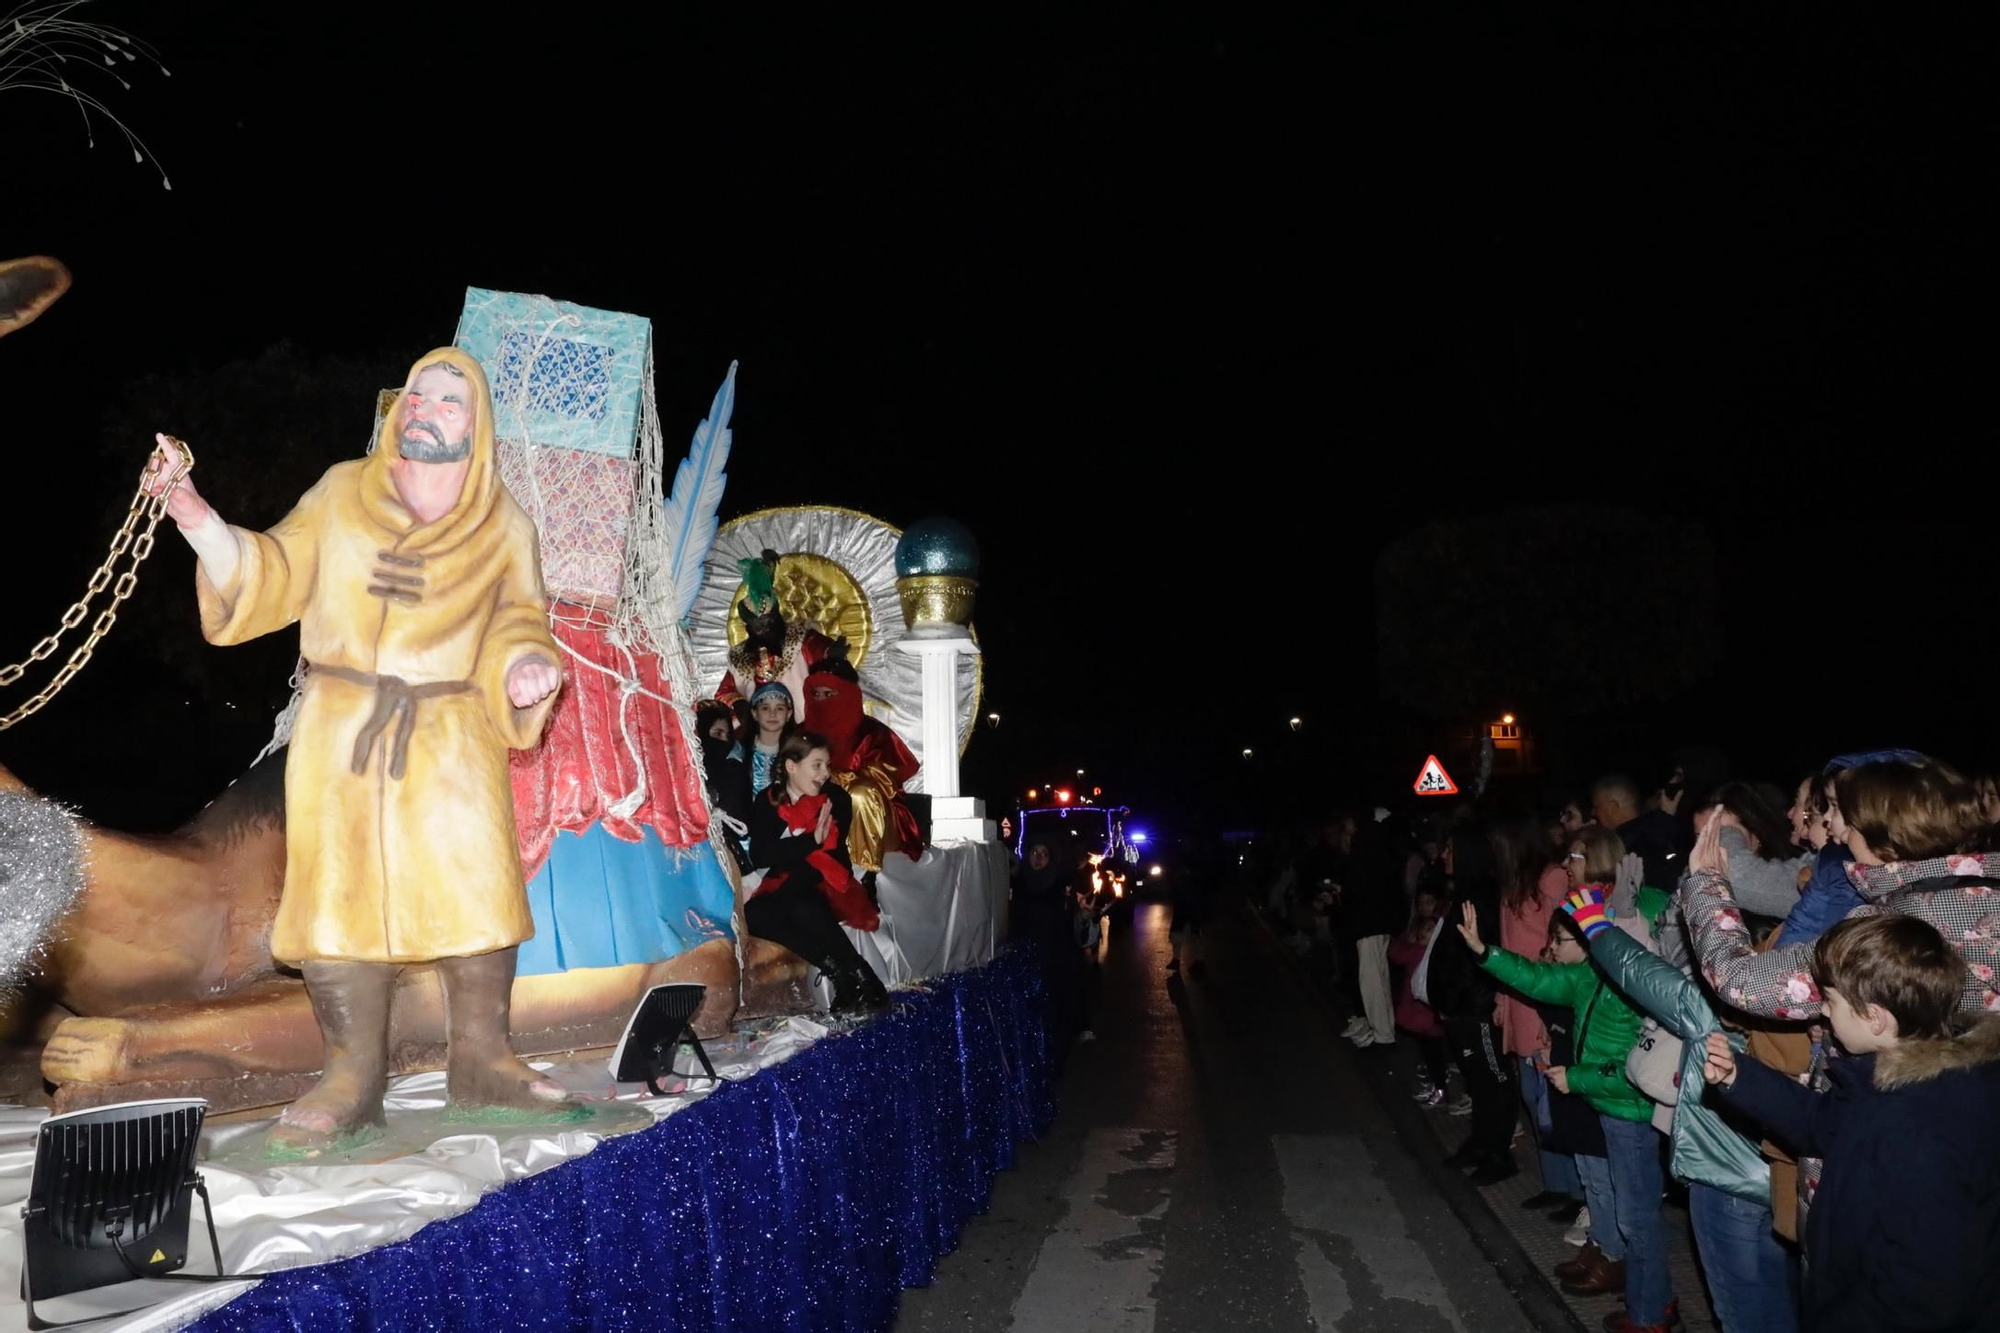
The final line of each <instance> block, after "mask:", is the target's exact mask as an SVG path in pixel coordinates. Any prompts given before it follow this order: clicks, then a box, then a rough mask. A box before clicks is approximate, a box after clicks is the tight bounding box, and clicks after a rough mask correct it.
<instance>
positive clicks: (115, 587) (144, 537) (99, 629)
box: [0, 435, 194, 731]
mask: <svg viewBox="0 0 2000 1333" xmlns="http://www.w3.org/2000/svg"><path fill="white" fill-rule="evenodd" d="M165 438H166V440H167V443H169V444H171V445H173V446H174V447H175V448H176V449H178V450H179V451H180V455H181V457H180V461H179V462H178V463H177V464H175V465H174V470H173V474H172V476H171V478H170V479H169V480H168V482H167V484H166V485H165V486H164V487H163V488H161V490H160V493H159V494H158V495H148V494H146V482H147V480H148V478H150V477H152V476H153V475H154V467H155V464H154V463H153V462H150V461H149V462H148V463H147V464H146V470H145V472H143V473H141V474H140V477H139V489H138V490H137V491H135V492H133V495H132V503H131V505H130V506H129V507H128V508H127V509H126V511H125V521H124V522H123V523H122V524H120V525H119V527H118V532H117V534H116V535H115V536H113V537H112V538H111V551H110V554H108V555H106V556H105V557H104V563H103V564H101V565H99V566H98V567H97V572H96V573H95V574H92V575H91V576H90V584H89V586H88V587H86V588H85V589H84V594H83V596H82V597H81V598H79V599H78V600H77V602H76V603H75V604H74V605H72V606H71V607H70V608H69V610H67V611H65V612H63V616H62V623H61V624H59V625H57V626H56V631H55V633H53V634H50V635H48V636H47V637H46V638H44V639H43V640H42V641H41V642H40V643H38V644H36V645H35V646H34V648H32V649H31V650H30V651H29V653H28V655H27V657H25V658H23V659H22V660H21V661H19V662H16V663H14V664H13V665H12V666H9V667H0V689H4V688H6V687H7V686H9V685H13V684H15V683H16V682H18V681H19V680H20V679H21V676H22V675H23V674H24V673H25V672H26V671H27V669H28V668H29V667H31V666H33V665H34V664H35V663H37V662H41V661H44V660H46V659H47V658H48V657H49V656H50V655H51V654H53V653H54V652H55V650H56V647H57V645H59V644H60V643H61V642H62V637H63V635H65V634H67V633H68V632H69V631H71V630H73V629H75V628H76V627H77V626H78V625H81V624H82V623H83V621H84V617H86V616H88V615H89V614H90V604H91V602H92V601H93V600H95V599H96V598H97V597H98V596H99V595H101V594H102V593H103V592H104V590H105V589H106V588H109V589H110V590H111V604H110V605H109V606H107V607H105V608H104V609H103V610H102V611H100V612H98V613H97V619H96V620H94V621H92V622H91V626H90V637H89V638H87V639H85V640H84V641H83V642H82V643H80V644H78V645H77V647H76V651H74V652H72V653H71V654H70V655H69V660H68V661H67V662H65V663H63V667H62V670H60V671H58V672H56V674H55V679H53V680H51V681H50V682H49V683H48V684H47V685H44V686H43V687H42V688H41V689H40V690H39V691H37V692H36V694H35V697H34V698H32V699H30V700H28V702H26V703H24V704H22V705H21V706H20V707H19V708H16V709H15V710H14V711H13V712H11V713H9V714H7V716H5V717H0V731H6V730H7V729H8V728H9V727H12V726H13V725H14V724H15V723H17V722H19V721H21V720H22V719H23V718H29V717H33V716H34V715H35V714H36V713H39V712H41V711H42V708H43V707H44V706H45V705H46V704H47V703H48V702H49V700H51V699H53V698H55V697H56V695H58V694H60V693H61V692H62V688H63V686H65V685H67V684H69V683H70V680H71V679H72V678H73V677H74V676H75V675H76V673H77V672H79V671H81V670H83V668H84V667H85V666H86V665H88V664H89V662H90V658H91V655H92V654H93V653H95V652H96V651H97V644H98V641H99V640H100V639H102V638H103V637H104V636H105V635H106V634H109V633H110V632H111V627H112V626H113V625H115V624H116V623H118V608H119V607H120V606H122V605H124V603H125V599H126V598H127V597H130V596H131V595H132V590H133V589H134V588H136V587H138V586H139V566H140V565H142V564H144V563H145V561H146V557H147V556H149V555H151V554H152V553H153V529H154V528H156V527H158V526H159V524H160V519H161V517H162V516H164V515H165V514H166V512H167V497H168V496H169V495H172V494H173V492H174V487H176V486H178V485H180V482H181V478H183V477H185V476H187V474H188V472H189V471H190V470H192V469H193V467H194V451H193V450H192V449H190V448H188V447H187V445H186V444H184V443H182V442H181V441H180V440H177V439H175V438H174V437H173V436H171V435H169V436H167V437H165ZM142 514H143V515H144V516H145V519H146V527H145V530H144V531H142V532H138V533H137V534H136V535H135V533H134V530H135V529H136V528H137V527H138V525H139V518H140V515H142ZM128 550H129V551H130V552H131V555H132V563H131V566H130V568H128V569H126V570H125V571H124V572H123V573H122V574H119V575H118V577H117V581H116V582H115V583H114V582H113V581H112V571H113V570H114V569H116V568H117V565H118V557H119V556H121V555H124V554H125V553H126V552H127V551H128Z"/></svg>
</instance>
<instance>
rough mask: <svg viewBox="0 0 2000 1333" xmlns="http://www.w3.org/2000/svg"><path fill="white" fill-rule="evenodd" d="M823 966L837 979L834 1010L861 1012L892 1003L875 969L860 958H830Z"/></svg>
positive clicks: (841, 1012) (834, 983)
mask: <svg viewBox="0 0 2000 1333" xmlns="http://www.w3.org/2000/svg"><path fill="white" fill-rule="evenodd" d="M820 970H821V971H823V972H825V973H826V975H827V976H828V978H830V979H831V980H832V982H833V1003H832V1005H831V1006H830V1012H832V1013H835V1014H860V1013H867V1012H869V1011H870V1010H875V1009H882V1008H886V1007H887V1006H888V1003H889V993H888V992H887V991H885V990H883V989H882V983H881V981H880V980H879V979H878V978H877V977H876V975H875V970H874V969H873V968H871V967H869V966H868V965H867V964H866V963H864V962H862V961H861V960H860V959H859V958H853V959H837V958H829V959H827V960H826V961H825V962H823V963H821V964H820Z"/></svg>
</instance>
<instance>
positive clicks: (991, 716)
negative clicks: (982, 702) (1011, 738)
mask: <svg viewBox="0 0 2000 1333" xmlns="http://www.w3.org/2000/svg"><path fill="white" fill-rule="evenodd" d="M986 725H987V726H989V727H997V726H999V725H1000V715H999V714H998V713H988V714H987V715H986Z"/></svg>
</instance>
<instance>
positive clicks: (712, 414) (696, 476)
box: [663, 361, 736, 623]
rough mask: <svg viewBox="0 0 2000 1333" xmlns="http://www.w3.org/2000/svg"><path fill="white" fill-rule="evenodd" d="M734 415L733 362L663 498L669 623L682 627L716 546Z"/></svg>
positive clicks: (734, 381) (727, 478)
mask: <svg viewBox="0 0 2000 1333" xmlns="http://www.w3.org/2000/svg"><path fill="white" fill-rule="evenodd" d="M735 410H736V363H735V362H734V361H731V362H730V363H729V374H728V375H727V376H725V377H724V379H723V381H722V387H721V388H719V389H717V390H716V391H715V401H714V402H712V403H710V404H709V405H708V416H707V417H706V418H704V419H703V421H702V423H701V425H699V426H697V427H695V432H694V443H693V444H692V445H690V446H689V448H688V456H687V457H686V458H683V459H682V460H681V465H680V469H679V470H678V471H676V472H675V473H674V488H673V491H672V493H671V494H669V495H668V496H667V503H666V514H665V523H664V524H663V532H664V533H665V536H666V541H667V577H668V580H669V585H670V586H671V587H672V588H673V618H674V620H675V621H676V622H677V623H685V622H686V620H687V618H688V614H689V613H690V612H692V611H693V610H694V599H695V595H696V594H697V593H699V592H700V591H701V581H702V578H703V576H704V573H705V570H706V567H707V565H708V553H709V551H711V550H712V549H714V546H715V531H716V522H715V520H716V515H717V513H718V512H719V511H720V510H721V508H722V488H723V486H724V484H726V483H727V482H728V480H729V477H728V475H727V474H726V473H725V472H724V471H723V469H724V468H725V467H726V466H728V463H729V441H730V438H731V433H730V430H729V418H730V415H731V414H732V413H733V412H735Z"/></svg>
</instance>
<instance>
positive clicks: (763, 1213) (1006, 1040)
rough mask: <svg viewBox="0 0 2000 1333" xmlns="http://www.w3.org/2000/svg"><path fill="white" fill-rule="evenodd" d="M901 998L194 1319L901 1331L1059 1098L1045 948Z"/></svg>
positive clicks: (272, 1323) (242, 1323)
mask: <svg viewBox="0 0 2000 1333" xmlns="http://www.w3.org/2000/svg"><path fill="white" fill-rule="evenodd" d="M895 998H896V1008H895V1011H894V1012H893V1013H891V1014H889V1015H887V1016H885V1017H883V1018H880V1019H878V1020H876V1021H874V1022H871V1023H867V1024H864V1025H862V1026H860V1027H859V1028H857V1029H855V1030H854V1031H853V1032H851V1033H849V1034H847V1035H845V1036H841V1037H833V1038H828V1039H826V1040H823V1041H820V1042H818V1043H816V1044H815V1045H814V1046H812V1047H811V1048H810V1049H808V1050H806V1051H805V1052H803V1053H802V1054H800V1055H799V1056H797V1057H796V1058H795V1059H792V1060H790V1061H787V1062H786V1063H784V1064H782V1065H778V1066H776V1067H775V1068H772V1069H768V1070H765V1071H764V1072H762V1073H760V1074H758V1075H756V1076H755V1077H754V1078H750V1079H747V1080H745V1081H743V1082H741V1083H735V1084H731V1085H730V1086H728V1087H725V1088H722V1089H721V1090H719V1091H718V1092H716V1093H715V1094H714V1095H713V1096H711V1097H708V1098H706V1099H705V1100H703V1101H700V1102H697V1103H696V1104H695V1105H693V1106H690V1107H689V1108H687V1109H686V1110H684V1111H682V1112H680V1113H679V1114H677V1115H674V1116H673V1117H671V1118H670V1119H668V1120H666V1121H665V1122H663V1123H662V1124H660V1125H658V1126H655V1127H654V1128H652V1129H649V1130H646V1131H644V1132H642V1133H639V1134H631V1135H626V1136H624V1137H622V1138H615V1139H610V1140H607V1141H606V1142H604V1143H603V1144H601V1145H600V1146H599V1147H598V1148H597V1149H596V1151H594V1152H592V1153H591V1154H589V1155H588V1156H586V1157H583V1158H580V1159H578V1160H575V1161H572V1162H568V1163H566V1164H564V1165H562V1166H559V1167H556V1168H554V1169H552V1170H549V1171H545V1172H543V1173H542V1174H540V1175H537V1176H531V1177H529V1178H528V1179H526V1180H522V1181H518V1182H516V1183H514V1184H511V1185H508V1186H506V1187H504V1188H502V1189H499V1190H495V1191H494V1192H493V1193H491V1194H489V1195H487V1196H486V1197H485V1198H484V1199H482V1200H481V1201H480V1203H479V1205H478V1206H477V1207H476V1208H474V1209H473V1210H472V1211H471V1212H469V1213H465V1214H462V1215H460V1216H458V1217H455V1218H450V1219H447V1220H444V1221H439V1222H433V1223H432V1224H431V1225H429V1226H427V1227H425V1228H424V1229H423V1230H422V1231H420V1232H418V1233H417V1234H416V1235H415V1236H414V1237H412V1238H411V1239H410V1240H408V1241H404V1242H402V1243H400V1244H397V1245H388V1246H384V1247H383V1248H381V1249H379V1250H374V1251H371V1252H370V1253H368V1254H364V1255H361V1256H359V1257H357V1258H354V1259H348V1260H344V1261H342V1262H340V1263H334V1264H325V1265H321V1266H319V1267H314V1268H301V1269H293V1270H291V1271H288V1272H284V1273H279V1274H276V1275H274V1276H272V1277H270V1278H267V1279H266V1280H265V1281H264V1282H262V1283H261V1284H260V1285H258V1286H257V1287H256V1288H254V1289H253V1290H251V1291H250V1292H248V1293H246V1294H244V1295H243V1296H241V1297H238V1298H237V1299H236V1300H235V1301H232V1302H231V1303H230V1304H228V1305H226V1306H224V1307H222V1308H221V1309H219V1310H216V1311H213V1312H212V1313H210V1314H209V1315H208V1316H206V1317H205V1318H204V1319H202V1320H201V1321H200V1322H199V1323H197V1324H196V1325H194V1327H195V1328H196V1329H198V1330H202V1331H203V1333H252V1331H253V1330H267V1329H269V1330H277V1329H283V1330H287V1331H288V1333H319V1331H320V1330H326V1331H327V1333H333V1331H334V1330H346V1329H352V1328H397V1329H497V1328H532V1329H542V1328H546V1329H644V1330H646V1331H647V1333H679V1331H682V1330H685V1331H686V1333H695V1330H701V1331H702V1333H706V1331H707V1330H710V1329H740V1330H761V1329H774V1330H784V1331H785V1333H809V1331H810V1333H817V1331H818V1330H839V1331H840V1333H864V1331H871V1333H872V1331H873V1330H882V1329H887V1328H888V1327H889V1326H890V1325H891V1323H893V1322H894V1320H895V1315H896V1305H897V1297H898V1293H899V1291H900V1290H901V1289H902V1288H903V1287H907V1286H916V1285H921V1284H922V1283H925V1282H928V1281H929V1280H930V1276H931V1273H932V1271H933V1269H934V1268H935V1266H936V1264H937V1261H938V1259H939V1258H940V1257H942V1256H943V1255H944V1254H945V1253H947V1252H948V1251H949V1250H950V1249H951V1246H952V1244H953V1243H954V1242H955V1241H956V1239H957V1237H958V1233H959V1229H960V1228H961V1227H963V1226H964V1224H965V1222H966V1220H967V1219H968V1218H970V1217H971V1216H972V1215H973V1214H975V1213H977V1212H979V1211H981V1210H982V1209H984V1208H985V1207H986V1204H987V1200H988V1198H989V1195H990V1191H991V1184H992V1177H993V1173H994V1172H995V1171H998V1170H1000V1169H1002V1168H1005V1167H1008V1166H1011V1165H1013V1162H1014V1146H1015V1144H1016V1143H1017V1142H1019V1141H1021V1140H1023V1139H1028V1138H1033V1137H1035V1136H1036V1135H1038V1134H1040V1133H1041V1132H1042V1131H1043V1130H1044V1129H1045V1128H1046V1127H1047V1125H1048V1122H1049V1120H1050V1119H1051V1118H1052V1116H1053V1115H1054V1103H1053V1101H1052V1099H1051V1095H1050V1087H1049V1058H1050V1055H1051V1050H1050V1047H1049V1043H1048V1032H1047V1025H1046V1011H1045V1006H1044V992H1043V988H1042V979H1041V974H1040V972H1039V971H1038V970H1037V968H1036V966H1035V963H1034V958H1033V956H1032V955H1031V954H1030V953H1029V952H1028V951H1026V950H1022V949H1015V950H1010V951H1008V952H1007V953H1005V954H1002V955H1001V957H1000V958H998V959H997V960H995V961H994V962H993V963H992V964H990V965H988V966H987V967H984V968H981V969H979V970H978V971H974V972H961V973H954V974H952V975H950V976H944V977H938V978H934V979H932V980H930V981H928V982H926V983H924V985H923V987H921V988H920V989H912V990H907V991H901V992H898V993H897V995H896V997H895Z"/></svg>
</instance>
